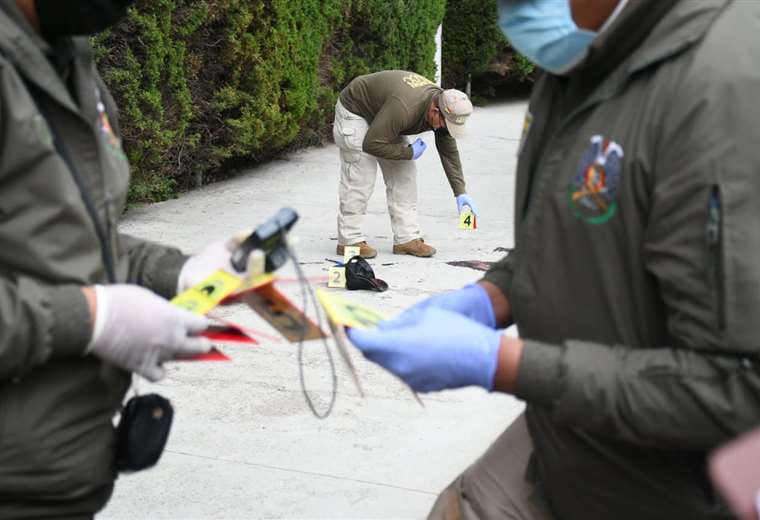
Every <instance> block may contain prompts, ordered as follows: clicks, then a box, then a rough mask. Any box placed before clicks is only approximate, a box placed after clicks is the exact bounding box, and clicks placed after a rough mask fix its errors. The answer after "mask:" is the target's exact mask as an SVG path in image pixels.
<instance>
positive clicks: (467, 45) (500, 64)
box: [443, 0, 534, 91]
mask: <svg viewBox="0 0 760 520" xmlns="http://www.w3.org/2000/svg"><path fill="white" fill-rule="evenodd" d="M497 20H498V10H497V0H460V1H456V2H455V1H451V2H448V3H447V5H446V16H445V18H444V22H443V85H444V86H445V87H447V88H460V89H462V90H464V88H465V85H466V84H467V80H468V77H470V76H471V77H472V78H474V81H475V80H476V79H483V78H482V77H481V78H478V76H482V75H483V73H485V72H486V71H487V70H489V69H492V70H490V71H489V72H495V71H498V75H499V76H500V78H499V81H507V82H523V81H530V80H531V79H532V75H533V70H534V66H533V64H532V63H531V62H529V61H528V60H526V59H525V58H524V57H523V56H521V55H520V54H518V53H516V52H514V51H513V50H512V49H511V48H510V46H509V42H508V41H507V39H506V38H505V37H504V35H503V34H502V32H501V29H499V26H498V24H497ZM485 81H486V82H487V81H489V80H488V79H486V80H485ZM490 81H493V78H491V79H490ZM482 82H483V81H481V83H482ZM480 87H481V88H480V90H481V91H482V90H486V89H484V88H483V87H484V85H480ZM473 88H475V87H473Z"/></svg>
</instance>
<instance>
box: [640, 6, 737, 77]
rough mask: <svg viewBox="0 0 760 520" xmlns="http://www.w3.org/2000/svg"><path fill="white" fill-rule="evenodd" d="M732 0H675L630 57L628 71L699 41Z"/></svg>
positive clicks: (644, 65)
mask: <svg viewBox="0 0 760 520" xmlns="http://www.w3.org/2000/svg"><path fill="white" fill-rule="evenodd" d="M732 1H733V0H700V1H699V2H692V1H684V0H681V1H679V2H678V3H677V4H676V5H675V7H673V9H672V10H671V11H670V13H669V14H668V15H667V16H666V17H665V18H664V19H663V20H662V22H661V23H659V24H657V26H656V27H655V28H654V30H653V31H652V33H651V34H650V35H649V37H648V38H647V40H646V41H645V42H644V44H643V45H642V46H641V48H639V49H638V50H637V51H636V52H635V53H634V54H633V56H632V59H631V61H630V66H629V67H628V73H629V74H635V73H637V72H639V71H641V70H642V69H645V68H647V67H649V66H651V65H653V64H656V63H659V62H661V61H664V60H667V59H669V58H671V57H673V56H675V55H677V54H680V53H681V52H683V51H685V50H686V49H688V48H690V47H691V46H693V45H694V44H696V43H697V42H699V41H700V40H701V39H702V38H703V37H704V35H705V34H706V33H707V31H708V29H709V28H710V27H711V26H712V24H713V22H715V20H716V19H717V18H718V16H719V15H720V13H721V12H722V11H723V9H724V8H725V7H726V6H727V5H728V4H729V3H731V2H732Z"/></svg>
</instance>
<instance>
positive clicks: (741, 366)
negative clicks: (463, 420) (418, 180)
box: [486, 0, 760, 520]
mask: <svg viewBox="0 0 760 520" xmlns="http://www.w3.org/2000/svg"><path fill="white" fill-rule="evenodd" d="M758 20H760V3H758V2H745V1H733V2H732V1H730V0H700V1H699V2H696V1H692V0H680V1H675V0H667V1H666V0H639V1H637V2H629V3H628V4H627V7H626V8H625V10H624V12H623V13H621V16H620V18H619V20H618V21H616V22H614V25H613V26H611V27H610V28H609V29H608V31H606V32H604V33H602V35H600V37H599V38H598V39H597V40H596V41H595V42H594V44H593V46H592V49H591V54H590V58H591V61H590V62H589V61H587V62H586V63H585V64H584V65H582V66H581V67H579V68H578V69H577V70H574V71H573V73H572V74H571V75H569V76H567V77H558V76H555V75H551V74H544V75H542V76H541V77H540V79H539V80H538V81H537V83H536V85H535V87H534V91H533V95H532V98H531V102H530V106H529V109H528V117H527V119H526V125H525V137H524V141H523V143H522V144H521V147H520V151H519V161H518V167H517V182H516V194H515V249H514V250H513V251H512V252H511V253H510V254H509V256H507V257H506V258H505V259H504V260H503V261H502V262H500V263H498V264H497V265H496V266H495V267H494V269H492V270H491V271H490V272H489V273H488V274H487V276H486V279H488V280H490V281H492V282H493V283H495V284H497V285H498V286H499V287H500V288H501V290H502V292H503V293H504V295H505V296H506V297H507V299H508V300H509V303H510V305H511V309H512V313H513V317H514V320H515V322H516V324H517V327H518V329H519V331H520V335H521V336H522V337H523V338H524V345H525V346H524V350H523V354H522V359H521V363H520V367H519V371H518V376H517V388H516V392H515V393H516V395H517V396H518V397H520V398H522V399H524V400H525V401H526V402H527V403H528V406H527V410H526V418H527V422H528V427H529V430H530V433H531V438H532V439H533V442H534V444H535V451H534V463H535V464H534V466H535V469H536V470H537V474H538V477H539V480H540V481H541V488H542V489H543V491H544V493H545V495H546V498H547V500H548V502H549V504H550V506H551V508H552V511H553V513H554V514H555V516H556V517H557V518H583V519H597V518H600V519H606V518H615V519H617V520H627V519H631V520H634V519H642V518H663V519H665V518H668V519H669V518H689V519H705V520H706V519H718V518H721V519H722V518H730V517H731V515H730V514H729V512H728V511H727V510H726V509H725V507H724V506H723V504H721V501H720V499H719V498H718V496H717V494H716V493H715V492H714V491H713V490H712V488H711V485H710V482H709V479H708V477H707V474H706V460H707V457H708V454H709V453H710V452H711V451H712V450H713V449H715V448H716V447H717V446H718V445H719V444H721V443H723V442H726V441H727V440H729V439H731V438H732V437H734V436H736V435H737V434H740V433H742V432H744V431H746V430H748V429H750V428H752V427H754V426H756V425H757V423H758V420H760V397H759V396H760V369H759V368H758V367H759V366H760V345H759V344H758V338H759V337H760V282H758V281H759V280H760V262H758V258H760V226H758V222H760V204H758V201H759V200H760V175H758V172H760V147H758V145H757V135H758V131H757V129H758V121H760V104H758V103H757V93H758V92H759V91H760V68H759V67H758V66H757V63H758V56H760V39H758V38H757V27H758ZM643 28H646V31H645V32H643V33H642V32H641V30H642V29H643ZM634 38H638V41H635V42H634V45H633V47H632V48H630V44H631V42H632V40H633V39H634ZM626 46H628V47H629V48H628V50H627V51H626V52H625V53H623V54H622V55H621V54H620V50H621V47H626ZM610 58H613V59H610ZM509 463H510V461H509V460H505V461H504V464H509Z"/></svg>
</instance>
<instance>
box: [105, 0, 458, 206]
mask: <svg viewBox="0 0 760 520" xmlns="http://www.w3.org/2000/svg"><path fill="white" fill-rule="evenodd" d="M444 9H445V0H416V1H414V2H411V1H404V0H384V1H383V0H299V1H298V2H293V1H288V0H150V1H149V0H140V1H138V2H137V4H136V8H133V9H131V10H130V13H129V16H128V18H127V19H125V21H124V22H123V23H121V24H120V25H119V26H118V27H117V28H115V29H114V30H112V31H110V32H109V33H107V34H104V35H101V36H100V37H98V38H97V39H96V40H95V46H96V51H97V57H98V62H99V67H100V70H101V71H102V72H103V76H104V78H105V80H106V82H107V83H108V85H109V86H110V87H111V89H112V91H113V94H114V97H115V98H116V101H117V104H118V105H119V107H120V109H121V120H120V121H121V127H122V131H123V134H124V143H125V149H126V151H127V154H128V156H129V158H130V161H131V163H132V169H133V182H132V188H131V192H130V199H131V200H132V201H156V200H162V199H165V198H168V197H171V196H173V195H174V194H175V193H176V192H177V191H181V190H185V189H188V188H190V187H193V186H198V185H200V184H202V183H205V182H208V181H209V180H213V179H214V178H217V177H220V176H223V175H225V174H226V172H228V171H230V170H232V169H234V168H235V167H238V166H242V165H250V164H253V163H255V162H257V161H261V160H264V159H267V158H269V157H272V156H274V155H276V154H278V153H280V152H282V151H283V150H286V149H289V148H291V147H298V146H302V145H304V144H312V143H316V142H319V141H320V140H321V139H322V138H323V137H324V136H325V134H326V130H327V129H329V128H330V119H331V117H332V112H333V106H334V103H335V99H336V97H337V94H338V93H339V92H340V90H341V89H342V88H343V87H344V86H345V85H346V84H347V83H348V81H350V80H351V79H352V78H353V77H354V76H356V75H359V74H363V73H367V72H372V71H377V70H383V69H392V68H402V69H409V70H414V71H417V72H420V73H421V74H425V75H428V76H430V77H432V75H433V73H434V63H433V56H434V53H435V44H434V39H433V35H434V34H435V30H436V28H437V27H438V25H439V24H440V22H441V20H442V19H443V16H444Z"/></svg>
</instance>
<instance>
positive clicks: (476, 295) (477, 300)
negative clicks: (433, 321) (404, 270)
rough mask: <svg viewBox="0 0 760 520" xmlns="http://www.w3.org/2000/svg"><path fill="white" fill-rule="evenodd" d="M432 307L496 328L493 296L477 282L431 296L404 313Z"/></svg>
mask: <svg viewBox="0 0 760 520" xmlns="http://www.w3.org/2000/svg"><path fill="white" fill-rule="evenodd" d="M430 307H437V308H438V309H444V310H447V311H452V312H456V313H457V314H461V315H462V316H465V317H467V318H470V319H471V320H475V321H477V322H478V323H480V324H481V325H485V326H486V327H490V328H492V329H494V328H496V316H494V314H493V304H491V298H489V297H488V293H487V292H486V290H485V289H483V287H482V286H480V285H478V284H475V283H472V284H470V285H465V286H464V287H463V288H461V289H459V290H458V291H448V292H445V293H441V294H436V295H435V296H431V297H430V298H427V299H425V300H422V301H421V302H419V303H417V304H415V305H413V306H412V307H410V308H409V309H408V310H406V311H404V313H407V312H412V311H415V310H417V309H428V308H430Z"/></svg>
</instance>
